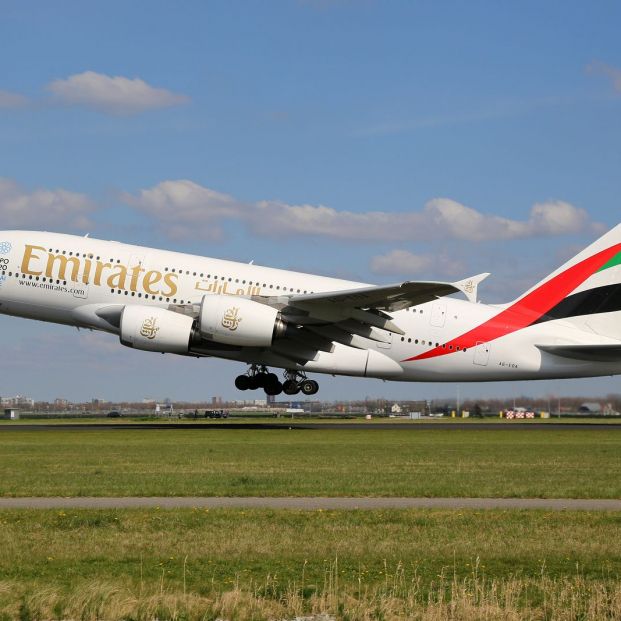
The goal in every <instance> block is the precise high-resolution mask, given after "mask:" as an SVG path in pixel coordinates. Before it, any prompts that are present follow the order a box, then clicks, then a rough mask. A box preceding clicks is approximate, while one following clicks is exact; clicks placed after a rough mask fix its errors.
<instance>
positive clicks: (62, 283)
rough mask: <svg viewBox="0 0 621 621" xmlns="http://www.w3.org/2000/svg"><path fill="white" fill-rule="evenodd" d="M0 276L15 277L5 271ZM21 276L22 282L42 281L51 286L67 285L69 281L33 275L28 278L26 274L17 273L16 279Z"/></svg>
mask: <svg viewBox="0 0 621 621" xmlns="http://www.w3.org/2000/svg"><path fill="white" fill-rule="evenodd" d="M0 274H2V275H3V276H4V275H5V274H6V275H7V276H13V272H9V273H8V274H7V272H6V271H5V270H2V272H0ZM20 276H21V278H22V280H40V281H41V282H49V283H50V284H57V285H66V284H67V281H66V280H54V278H47V276H33V275H32V274H29V275H28V276H26V274H20V273H19V272H15V278H19V277H20Z"/></svg>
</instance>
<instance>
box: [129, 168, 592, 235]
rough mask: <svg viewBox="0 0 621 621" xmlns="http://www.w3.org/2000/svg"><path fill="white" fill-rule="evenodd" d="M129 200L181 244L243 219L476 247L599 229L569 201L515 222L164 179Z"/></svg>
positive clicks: (275, 226) (443, 201) (258, 227)
mask: <svg viewBox="0 0 621 621" xmlns="http://www.w3.org/2000/svg"><path fill="white" fill-rule="evenodd" d="M123 198H124V200H125V201H126V202H127V203H129V204H130V205H132V206H134V207H135V208H137V209H138V210H140V211H142V212H143V213H146V214H147V215H149V216H150V217H152V218H154V219H155V221H156V223H157V226H158V227H159V228H160V229H162V231H163V232H164V233H165V234H167V235H168V236H170V237H173V238H176V239H183V238H186V239H189V238H204V237H206V238H209V239H218V238H220V237H221V236H222V223H223V222H224V221H227V220H233V221H236V222H241V223H242V224H244V225H245V226H247V227H248V228H249V229H250V230H251V231H253V232H255V233H257V234H259V235H264V236H268V237H281V236H287V235H307V236H308V235H316V236H321V237H331V238H335V239H349V240H373V241H427V240H430V239H432V240H433V239H440V240H442V239H459V240H464V241H470V242H477V241H484V240H489V239H501V240H504V239H517V238H525V237H538V236H549V235H564V234H567V233H579V232H587V231H599V230H600V229H601V227H600V226H599V225H597V224H594V223H592V222H591V221H590V219H589V217H588V214H587V213H586V212H585V211H584V210H583V209H579V208H577V207H574V206H573V205H570V204H569V203H565V202H562V201H548V202H545V203H537V204H536V205H534V206H533V207H532V208H531V210H530V214H529V217H528V219H526V220H513V219H510V218H503V217H500V216H494V215H488V214H483V213H481V212H479V211H477V210H476V209H473V208H471V207H467V206H465V205H463V204H461V203H458V202H457V201H454V200H452V199H448V198H434V199H432V200H430V201H429V202H428V203H427V204H426V205H425V206H424V208H423V209H422V210H420V211H411V212H390V211H369V212H363V213H355V212H352V211H338V210H336V209H334V208H332V207H327V206H325V205H308V204H302V205H290V204H288V203H284V202H282V201H274V200H262V201H258V202H255V203H245V202H242V201H239V200H237V199H235V198H234V197H232V196H230V195H228V194H222V193H221V192H217V191H215V190H212V189H210V188H206V187H203V186H201V185H198V184H197V183H194V182H192V181H188V180H179V181H164V182H162V183H159V184H158V185H156V186H154V187H153V188H150V189H146V190H141V191H140V192H139V193H138V195H131V194H125V195H124V197H123Z"/></svg>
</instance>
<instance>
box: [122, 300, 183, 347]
mask: <svg viewBox="0 0 621 621" xmlns="http://www.w3.org/2000/svg"><path fill="white" fill-rule="evenodd" d="M193 323H194V320H193V319H192V317H188V316H187V315H181V314H180V313H174V312H173V311H169V310H166V309H163V308H156V307H150V306H126V307H125V308H124V309H123V313H122V315H121V325H120V338H121V343H122V344H123V345H126V346H127V347H133V348H134V349H143V350H145V351H158V352H164V353H170V354H187V353H188V350H189V343H190V337H191V336H192V325H193Z"/></svg>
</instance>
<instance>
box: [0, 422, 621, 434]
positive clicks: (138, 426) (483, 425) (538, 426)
mask: <svg viewBox="0 0 621 621" xmlns="http://www.w3.org/2000/svg"><path fill="white" fill-rule="evenodd" d="M516 429H519V430H526V429H529V430H537V431H541V430H549V431H561V430H574V431H575V430H581V431H621V424H616V423H556V422H545V423H544V422H535V421H532V422H530V421H529V422H514V421H507V422H495V423H487V422H471V423H466V422H458V421H433V422H426V421H425V422H418V421H413V422H387V423H384V422H381V423H374V422H303V421H282V422H280V421H279V422H252V423H235V422H230V423H221V422H201V423H179V422H157V423H54V424H47V423H38V422H37V423H30V424H28V423H17V424H13V423H5V424H1V425H0V433H4V432H11V431H32V432H36V431H153V430H156V431H161V430H174V431H192V430H194V431H195V430H200V431H222V430H240V431H241V430H265V431H274V430H309V431H312V430H323V431H330V430H339V431H344V430H352V431H361V430H364V431H386V430H393V431H396V430H398V431H412V432H416V431H429V430H435V431H464V430H470V431H511V430H516Z"/></svg>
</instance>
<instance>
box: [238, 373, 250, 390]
mask: <svg viewBox="0 0 621 621" xmlns="http://www.w3.org/2000/svg"><path fill="white" fill-rule="evenodd" d="M235 388H237V390H248V388H250V378H249V377H248V376H247V375H238V376H237V377H236V378H235Z"/></svg>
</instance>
